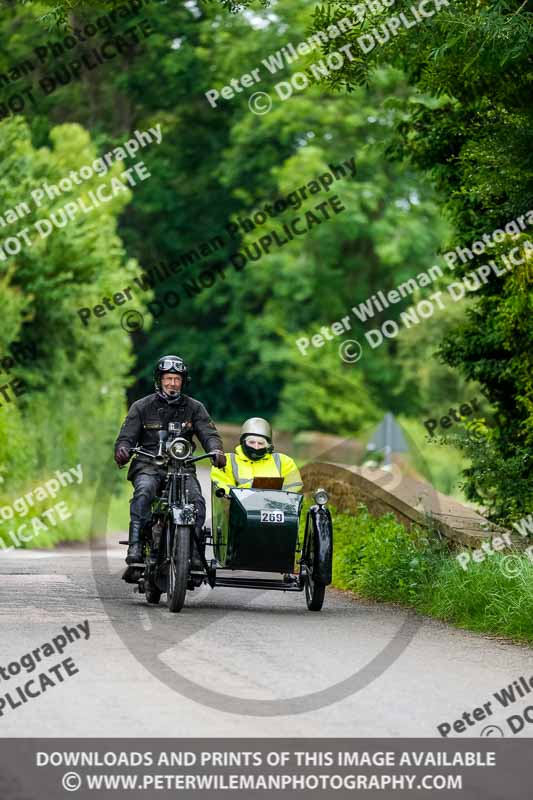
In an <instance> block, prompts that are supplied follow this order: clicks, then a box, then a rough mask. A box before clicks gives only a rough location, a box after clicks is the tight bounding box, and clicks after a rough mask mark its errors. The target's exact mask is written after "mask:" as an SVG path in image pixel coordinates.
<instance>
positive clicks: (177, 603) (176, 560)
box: [167, 523, 191, 614]
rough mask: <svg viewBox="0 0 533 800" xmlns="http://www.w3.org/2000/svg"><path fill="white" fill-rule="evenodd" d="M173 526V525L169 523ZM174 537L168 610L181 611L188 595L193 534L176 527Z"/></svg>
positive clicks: (170, 564) (169, 574)
mask: <svg viewBox="0 0 533 800" xmlns="http://www.w3.org/2000/svg"><path fill="white" fill-rule="evenodd" d="M169 524H172V523H169ZM173 527H174V536H173V545H172V552H171V554H170V562H169V565H168V592H167V603H168V610H169V611H171V612H172V613H174V614H175V613H177V612H178V611H181V609H182V608H183V606H184V603H185V595H186V593H187V581H188V579H189V562H190V558H191V532H190V529H189V528H187V527H185V526H183V525H174V526H173Z"/></svg>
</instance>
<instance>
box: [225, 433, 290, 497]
mask: <svg viewBox="0 0 533 800" xmlns="http://www.w3.org/2000/svg"><path fill="white" fill-rule="evenodd" d="M226 458H227V464H226V466H225V467H224V469H218V468H217V467H212V469H211V480H212V482H213V483H214V484H215V488H221V489H224V491H225V492H226V493H228V492H229V490H230V488H231V487H232V486H237V487H238V488H239V489H250V488H251V486H252V481H253V479H254V478H280V477H281V478H283V479H284V480H283V491H286V492H301V491H302V486H303V484H302V478H301V476H300V471H299V469H298V467H297V466H296V464H295V463H294V461H293V459H292V458H291V457H290V456H286V455H285V454H284V453H267V454H266V455H264V456H263V458H260V459H259V460H258V461H252V459H251V458H248V457H247V456H246V455H245V454H244V452H243V449H242V447H241V445H240V444H239V445H237V447H236V448H235V452H234V453H226Z"/></svg>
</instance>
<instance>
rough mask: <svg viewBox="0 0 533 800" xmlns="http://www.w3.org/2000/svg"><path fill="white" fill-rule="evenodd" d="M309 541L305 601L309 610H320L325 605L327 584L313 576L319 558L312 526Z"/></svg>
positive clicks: (308, 535)
mask: <svg viewBox="0 0 533 800" xmlns="http://www.w3.org/2000/svg"><path fill="white" fill-rule="evenodd" d="M306 538H307V541H306V542H305V545H304V552H305V565H306V571H305V572H306V574H305V602H306V603H307V608H308V609H309V611H320V610H321V609H322V606H323V605H324V596H325V594H326V584H325V583H322V582H321V581H318V580H316V579H315V578H313V569H314V566H315V561H316V558H317V552H316V548H315V537H314V531H313V528H312V526H309V527H308V529H307V537H306Z"/></svg>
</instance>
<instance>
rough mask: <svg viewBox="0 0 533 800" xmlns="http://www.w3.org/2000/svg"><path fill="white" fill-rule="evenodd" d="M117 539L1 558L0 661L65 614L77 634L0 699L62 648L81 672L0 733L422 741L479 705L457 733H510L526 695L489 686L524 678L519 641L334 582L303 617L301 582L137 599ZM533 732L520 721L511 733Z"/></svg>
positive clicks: (49, 634)
mask: <svg viewBox="0 0 533 800" xmlns="http://www.w3.org/2000/svg"><path fill="white" fill-rule="evenodd" d="M119 538H123V535H122V536H121V535H117V534H114V535H112V536H109V537H108V540H107V543H106V542H105V540H103V539H102V540H101V541H100V543H99V544H98V546H97V547H93V548H91V547H89V546H87V545H83V546H80V545H73V546H69V547H61V548H58V549H57V550H55V551H52V552H50V551H43V550H41V551H15V552H12V553H1V554H0V615H1V616H0V623H1V629H0V642H1V651H0V666H3V667H6V665H7V664H9V663H10V662H13V661H19V660H20V658H21V657H22V656H23V655H24V654H25V653H28V652H31V651H32V650H33V649H35V648H37V647H42V645H43V644H44V643H45V642H49V641H52V639H53V638H54V637H56V636H57V635H58V634H60V633H61V628H62V627H63V626H64V625H67V626H74V627H76V626H77V625H78V623H80V624H81V623H83V622H84V620H87V621H88V623H89V630H90V637H89V639H81V638H80V639H79V640H78V639H76V640H75V641H73V642H72V643H68V644H67V646H66V649H65V651H64V653H63V655H62V656H61V657H59V656H57V655H54V656H50V657H48V658H44V657H43V659H42V662H41V663H40V664H39V665H38V668H37V669H36V670H35V672H33V673H28V675H26V672H25V671H22V672H21V674H19V675H18V676H17V677H16V678H9V679H1V680H0V693H1V695H0V697H4V696H5V693H6V692H8V691H10V690H11V692H12V693H13V694H15V686H19V685H22V684H24V683H25V682H26V681H27V680H28V679H29V678H31V677H35V676H36V675H37V674H38V673H39V672H40V671H43V670H45V669H46V670H48V668H49V667H50V666H52V665H55V664H56V663H58V662H59V661H61V660H62V659H65V658H68V657H70V658H72V659H73V661H74V663H75V665H76V667H77V669H78V670H79V671H78V672H77V673H76V674H73V675H71V676H64V677H63V680H62V681H59V680H58V678H57V676H55V677H54V676H52V677H53V679H54V682H55V685H54V686H48V687H47V688H46V691H43V692H42V693H41V694H40V695H39V696H37V697H35V698H32V699H29V700H28V701H27V702H25V703H22V704H21V705H20V706H19V707H17V708H15V709H13V708H11V707H10V705H9V703H6V705H5V706H4V708H3V715H2V716H0V726H1V729H2V732H1V735H2V736H4V737H6V736H18V737H22V736H61V737H74V736H115V737H124V736H176V737H184V736H228V737H232V736H233V737H238V736H272V737H275V736H302V737H304V736H347V737H379V736H392V737H400V736H417V737H431V736H437V735H438V732H437V725H440V724H442V723H444V722H449V723H453V721H454V720H456V719H458V718H459V717H461V715H462V714H463V712H465V711H468V712H471V711H472V710H473V709H474V708H476V707H482V706H483V704H484V703H487V702H488V701H491V703H492V705H491V706H490V708H491V711H492V713H491V714H488V713H487V715H486V717H485V718H484V719H483V720H479V721H475V720H473V719H472V722H473V723H474V724H472V725H466V723H465V728H466V730H465V731H464V732H462V733H461V734H460V735H461V736H462V737H466V736H479V735H481V734H482V732H483V734H482V735H495V730H494V728H493V726H494V725H496V726H498V727H500V728H501V730H502V731H503V733H504V735H505V736H507V737H511V736H512V735H513V734H512V733H511V731H510V730H509V726H508V724H507V723H506V722H505V720H506V718H507V717H508V716H510V715H511V714H518V713H519V712H520V711H521V710H523V709H524V708H525V707H526V706H527V705H528V696H527V694H526V695H525V697H524V698H518V700H517V702H516V703H514V704H513V705H512V706H511V707H510V708H507V709H504V708H503V707H502V706H501V705H500V704H499V703H498V702H497V700H496V699H495V698H494V696H493V693H494V692H498V691H499V690H501V688H502V687H505V686H506V685H508V684H509V683H511V682H512V681H513V680H517V679H518V678H519V677H520V676H521V675H523V676H525V677H526V678H529V677H530V676H531V674H532V672H533V670H532V668H531V663H532V661H531V650H530V649H529V648H526V647H522V646H517V645H513V644H510V643H507V642H503V641H496V640H491V639H487V638H485V637H482V636H479V635H475V634H470V633H466V632H463V631H460V630H456V629H453V628H450V627H448V626H446V625H444V624H441V623H439V622H436V621H434V620H429V619H425V618H424V619H422V618H417V617H414V616H412V615H410V614H408V613H406V612H405V611H404V610H402V609H397V608H394V607H390V606H383V605H375V604H372V603H369V602H362V601H360V600H358V599H356V598H354V597H353V596H351V595H349V594H347V593H342V592H338V591H335V590H328V592H327V595H326V603H325V606H324V609H323V610H322V612H321V613H318V614H317V613H311V612H308V611H307V609H306V606H305V599H304V597H303V595H302V594H288V593H281V592H263V591H252V590H247V589H230V588H216V589H215V590H211V589H209V588H208V587H202V588H201V589H199V590H196V591H194V592H192V593H188V598H187V605H186V607H185V609H184V610H183V611H182V612H181V613H180V614H170V613H169V612H168V610H167V609H166V606H165V602H164V601H165V597H164V596H163V599H162V602H161V604H160V605H159V606H148V605H147V604H146V601H145V599H144V597H143V596H142V595H139V594H135V593H134V591H133V587H132V586H128V585H126V584H125V583H124V582H123V581H122V580H121V574H122V572H123V569H124V564H123V558H124V555H125V548H124V547H122V546H120V545H119V544H118V539H119ZM71 635H72V636H74V635H73V634H71ZM80 635H81V636H83V635H84V634H80ZM13 669H15V668H13ZM47 674H48V673H47ZM529 697H530V698H533V692H532V694H531V695H529ZM19 702H21V701H20V698H19ZM529 703H533V700H529ZM478 716H479V715H478ZM532 718H533V717H532ZM496 733H497V732H496ZM532 734H533V725H531V724H526V725H525V726H524V729H523V730H522V732H521V734H518V735H523V736H531V735H532ZM456 735H457V734H456Z"/></svg>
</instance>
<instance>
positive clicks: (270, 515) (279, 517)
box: [261, 511, 285, 522]
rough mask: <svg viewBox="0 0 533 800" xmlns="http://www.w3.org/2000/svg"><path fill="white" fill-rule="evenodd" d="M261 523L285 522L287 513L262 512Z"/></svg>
mask: <svg viewBox="0 0 533 800" xmlns="http://www.w3.org/2000/svg"><path fill="white" fill-rule="evenodd" d="M261 522H285V512H284V511H261Z"/></svg>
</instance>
